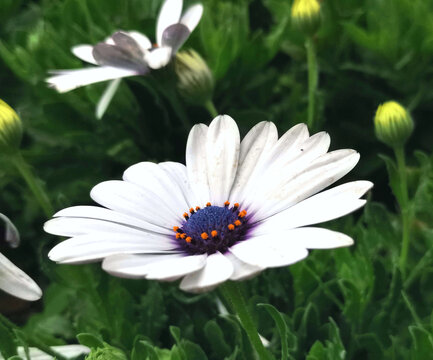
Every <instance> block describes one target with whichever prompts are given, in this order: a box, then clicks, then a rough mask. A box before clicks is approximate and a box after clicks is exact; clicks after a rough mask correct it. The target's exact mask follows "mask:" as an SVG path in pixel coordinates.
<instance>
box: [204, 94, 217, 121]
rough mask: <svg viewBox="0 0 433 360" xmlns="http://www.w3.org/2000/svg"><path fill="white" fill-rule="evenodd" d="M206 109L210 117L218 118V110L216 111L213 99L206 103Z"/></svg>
mask: <svg viewBox="0 0 433 360" xmlns="http://www.w3.org/2000/svg"><path fill="white" fill-rule="evenodd" d="M204 107H205V108H206V110H207V111H209V114H210V116H212V117H213V118H214V117H217V116H218V110H217V109H216V107H215V104H214V103H213V101H212V100H211V99H209V100H208V101H206V102H205V103H204Z"/></svg>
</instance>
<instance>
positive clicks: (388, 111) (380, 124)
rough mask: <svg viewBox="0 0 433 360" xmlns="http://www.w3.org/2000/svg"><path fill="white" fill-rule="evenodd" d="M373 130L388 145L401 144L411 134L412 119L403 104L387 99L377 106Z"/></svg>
mask: <svg viewBox="0 0 433 360" xmlns="http://www.w3.org/2000/svg"><path fill="white" fill-rule="evenodd" d="M374 130H375V132H376V136H377V138H378V139H379V140H380V141H382V142H383V143H385V144H387V145H388V146H390V147H395V146H402V145H404V143H405V142H406V140H407V139H408V138H409V136H410V135H411V134H412V131H413V121H412V118H411V116H410V114H409V113H408V112H407V110H406V109H405V108H404V107H403V106H401V105H400V104H399V103H397V102H395V101H388V102H386V103H383V104H382V105H379V107H378V108H377V111H376V116H375V117H374Z"/></svg>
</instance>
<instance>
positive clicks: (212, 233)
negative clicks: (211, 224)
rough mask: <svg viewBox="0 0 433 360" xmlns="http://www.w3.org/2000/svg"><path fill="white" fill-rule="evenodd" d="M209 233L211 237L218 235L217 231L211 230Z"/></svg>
mask: <svg viewBox="0 0 433 360" xmlns="http://www.w3.org/2000/svg"><path fill="white" fill-rule="evenodd" d="M210 234H211V235H212V237H216V236H217V235H218V231H216V230H212V232H211V233H210Z"/></svg>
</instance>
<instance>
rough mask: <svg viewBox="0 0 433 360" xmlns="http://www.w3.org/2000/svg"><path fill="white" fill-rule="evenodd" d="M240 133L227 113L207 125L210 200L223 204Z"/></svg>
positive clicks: (234, 167)
mask: <svg viewBox="0 0 433 360" xmlns="http://www.w3.org/2000/svg"><path fill="white" fill-rule="evenodd" d="M239 149H240V135H239V129H238V127H237V125H236V122H235V121H234V120H233V119H232V118H231V117H230V116H228V115H220V116H217V117H216V118H215V119H214V120H213V121H212V122H211V124H210V125H209V130H208V132H207V138H206V155H207V177H208V182H209V188H210V197H211V202H212V203H213V204H215V205H220V206H221V205H223V204H224V202H225V201H227V200H228V199H229V196H230V189H231V188H232V186H233V181H234V179H235V176H236V171H237V168H238V162H239Z"/></svg>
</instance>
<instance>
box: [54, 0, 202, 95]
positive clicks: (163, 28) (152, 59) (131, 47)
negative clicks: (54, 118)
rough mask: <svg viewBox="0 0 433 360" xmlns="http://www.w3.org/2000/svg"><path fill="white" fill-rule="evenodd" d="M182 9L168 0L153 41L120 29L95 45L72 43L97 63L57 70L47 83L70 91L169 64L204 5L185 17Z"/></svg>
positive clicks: (175, 1) (84, 57) (179, 3)
mask: <svg viewBox="0 0 433 360" xmlns="http://www.w3.org/2000/svg"><path fill="white" fill-rule="evenodd" d="M181 13H182V0H165V2H164V4H163V5H162V8H161V11H160V13H159V16H158V21H157V26H156V35H157V42H156V44H154V45H152V43H151V41H150V40H149V39H148V37H147V36H145V35H143V34H141V33H139V32H137V31H129V32H126V31H117V32H115V33H114V34H113V35H111V36H110V37H109V38H107V39H106V40H105V41H104V42H101V43H98V44H96V45H95V46H92V45H78V46H75V47H73V48H72V52H73V53H74V55H75V56H77V57H78V58H80V59H81V60H83V61H85V62H88V63H90V64H93V65H98V66H97V67H92V68H86V69H80V70H60V71H56V72H54V73H55V76H52V77H50V78H48V79H47V82H48V84H49V85H50V86H52V87H54V88H55V89H56V90H57V91H59V92H67V91H70V90H73V89H75V88H77V87H80V86H85V85H89V84H93V83H97V82H101V81H106V80H114V79H120V78H123V77H128V76H136V75H145V74H147V73H148V72H149V71H150V69H159V68H161V67H164V66H166V65H167V64H168V63H169V62H170V60H171V58H172V57H173V56H174V55H175V54H176V52H177V50H178V49H179V48H180V47H181V46H182V45H183V44H184V43H185V41H186V40H187V39H188V37H189V35H190V34H191V32H192V31H193V30H194V29H195V27H196V26H197V24H198V23H199V21H200V18H201V15H202V13H203V6H202V5H201V4H196V5H193V6H191V7H190V8H189V9H188V10H187V11H186V12H185V13H184V14H183V15H182V17H181Z"/></svg>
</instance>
